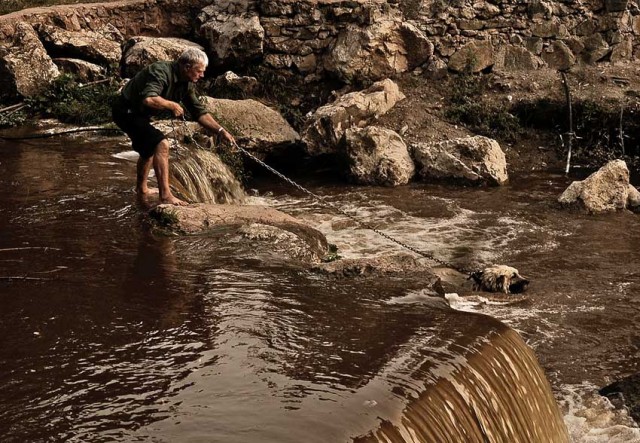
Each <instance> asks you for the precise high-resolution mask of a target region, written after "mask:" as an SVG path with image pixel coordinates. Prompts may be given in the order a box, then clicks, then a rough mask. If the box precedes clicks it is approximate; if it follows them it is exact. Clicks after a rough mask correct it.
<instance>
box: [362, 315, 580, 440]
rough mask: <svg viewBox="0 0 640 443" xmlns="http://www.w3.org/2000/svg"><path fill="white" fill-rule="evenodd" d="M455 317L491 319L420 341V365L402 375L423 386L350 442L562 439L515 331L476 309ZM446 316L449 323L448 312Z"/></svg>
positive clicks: (541, 380) (538, 373)
mask: <svg viewBox="0 0 640 443" xmlns="http://www.w3.org/2000/svg"><path fill="white" fill-rule="evenodd" d="M458 319H459V320H460V321H463V322H465V323H466V325H465V328H468V329H471V330H477V329H486V328H487V325H488V324H490V325H491V326H489V330H488V331H485V332H484V333H483V334H480V335H479V336H474V335H473V334H469V335H467V337H466V338H462V337H457V338H453V339H451V340H450V341H443V343H442V346H439V345H438V344H436V343H433V341H434V340H431V342H430V343H429V346H428V347H426V348H422V349H420V352H421V353H422V355H423V358H424V360H423V363H422V365H421V366H420V367H419V368H418V369H416V370H414V371H413V372H411V373H410V375H409V376H406V375H405V376H403V377H402V379H403V384H404V385H405V386H411V385H415V383H423V384H424V389H420V388H418V389H416V390H417V391H418V392H416V393H414V395H413V396H412V398H411V399H410V400H409V401H408V404H407V406H406V407H405V408H404V410H403V411H402V412H401V413H400V414H399V415H398V416H397V417H395V418H381V423H380V425H379V427H378V428H377V429H375V430H373V431H371V432H369V433H368V434H366V435H362V436H360V437H358V438H355V439H354V442H356V443H381V442H409V441H412V442H413V441H423V442H469V443H472V442H473V443H475V442H477V443H482V442H504V443H569V441H570V439H569V435H568V432H567V429H566V426H565V424H564V421H563V419H562V415H561V413H560V410H559V408H558V406H557V404H556V402H555V400H554V397H553V394H552V393H551V389H550V386H549V383H548V382H547V380H546V378H545V375H544V372H543V371H542V369H541V368H540V366H539V364H538V362H537V360H536V357H535V355H534V354H533V351H531V349H530V348H529V347H527V345H526V344H525V343H524V341H523V340H522V338H521V337H520V336H519V335H518V333H517V332H515V331H514V330H512V329H510V328H508V327H507V326H505V325H503V324H502V323H499V322H497V321H495V320H493V321H491V322H489V321H488V319H487V318H486V317H483V316H480V315H464V316H462V315H461V316H458ZM450 320H452V321H451V323H453V324H451V325H450V326H451V327H452V329H455V328H456V327H457V325H456V323H457V321H456V317H455V316H454V317H453V319H452V318H450ZM448 324H449V323H448ZM467 333H468V331H467ZM445 335H446V333H445ZM440 339H441V338H438V339H436V341H437V340H440ZM396 378H397V376H396ZM399 380H400V379H398V380H396V383H397V382H398V381H399ZM396 391H398V389H396Z"/></svg>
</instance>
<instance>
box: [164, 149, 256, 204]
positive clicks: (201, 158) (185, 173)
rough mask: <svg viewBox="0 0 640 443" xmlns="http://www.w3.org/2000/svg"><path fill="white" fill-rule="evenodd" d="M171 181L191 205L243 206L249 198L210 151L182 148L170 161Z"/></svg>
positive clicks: (216, 156) (227, 168)
mask: <svg viewBox="0 0 640 443" xmlns="http://www.w3.org/2000/svg"><path fill="white" fill-rule="evenodd" d="M169 180H170V183H171V186H172V187H173V188H174V189H175V190H176V192H177V193H178V194H179V195H181V196H182V197H183V198H185V199H186V200H187V201H189V202H191V203H218V204H220V203H242V202H243V201H244V199H245V197H246V194H245V192H244V190H243V188H242V185H241V184H240V182H239V181H238V179H237V178H236V177H235V175H234V174H233V172H231V170H230V169H229V167H228V166H227V165H226V164H225V163H224V162H223V161H222V160H221V159H220V157H218V155H216V154H215V153H214V152H212V151H211V150H206V149H199V148H181V149H179V150H178V152H177V153H176V155H175V158H173V159H172V161H171V173H170V178H169Z"/></svg>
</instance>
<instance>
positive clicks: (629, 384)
mask: <svg viewBox="0 0 640 443" xmlns="http://www.w3.org/2000/svg"><path fill="white" fill-rule="evenodd" d="M600 395H603V396H605V397H607V398H608V399H609V400H610V401H611V403H612V404H613V405H614V406H615V407H617V408H619V409H625V408H626V409H627V410H628V411H629V415H631V417H633V419H634V420H635V421H636V422H640V373H638V374H633V375H630V376H629V377H625V378H623V379H622V380H618V381H616V382H614V383H611V384H610V385H608V386H605V387H604V388H602V389H600Z"/></svg>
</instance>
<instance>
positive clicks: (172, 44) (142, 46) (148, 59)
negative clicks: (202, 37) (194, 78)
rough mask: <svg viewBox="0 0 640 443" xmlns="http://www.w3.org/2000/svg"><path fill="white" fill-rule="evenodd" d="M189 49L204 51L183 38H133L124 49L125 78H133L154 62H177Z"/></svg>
mask: <svg viewBox="0 0 640 443" xmlns="http://www.w3.org/2000/svg"><path fill="white" fill-rule="evenodd" d="M187 48H198V49H204V48H203V47H202V46H200V45H199V44H197V43H193V42H191V41H189V40H185V39H182V38H170V37H144V36H137V37H132V38H130V39H129V40H127V41H126V43H125V44H124V47H123V49H122V62H121V66H120V69H121V72H122V77H123V78H130V77H133V76H134V75H135V74H136V73H137V72H138V71H140V70H141V69H142V68H144V67H145V66H147V65H150V64H151V63H153V62H157V61H160V60H175V59H177V58H178V56H179V55H180V54H182V51H184V50H185V49H187Z"/></svg>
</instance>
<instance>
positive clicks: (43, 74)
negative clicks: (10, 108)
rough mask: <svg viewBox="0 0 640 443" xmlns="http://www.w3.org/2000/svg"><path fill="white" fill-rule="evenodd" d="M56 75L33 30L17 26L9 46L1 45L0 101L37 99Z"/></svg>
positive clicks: (22, 25)
mask: <svg viewBox="0 0 640 443" xmlns="http://www.w3.org/2000/svg"><path fill="white" fill-rule="evenodd" d="M59 75H60V71H59V70H58V67H57V66H56V65H55V64H54V63H53V60H51V57H49V55H48V54H47V51H46V50H45V49H44V46H42V43H41V42H40V39H39V38H38V34H37V33H36V31H35V30H34V29H33V27H32V26H31V25H30V24H28V23H24V22H20V23H18V24H16V25H15V34H14V36H13V40H12V42H11V43H10V44H9V45H0V99H8V100H14V99H17V98H19V97H30V96H33V95H36V94H38V93H40V92H42V91H43V90H44V89H45V88H46V87H47V86H48V85H49V84H50V83H51V82H52V81H53V80H54V79H55V78H56V77H58V76H59Z"/></svg>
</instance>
